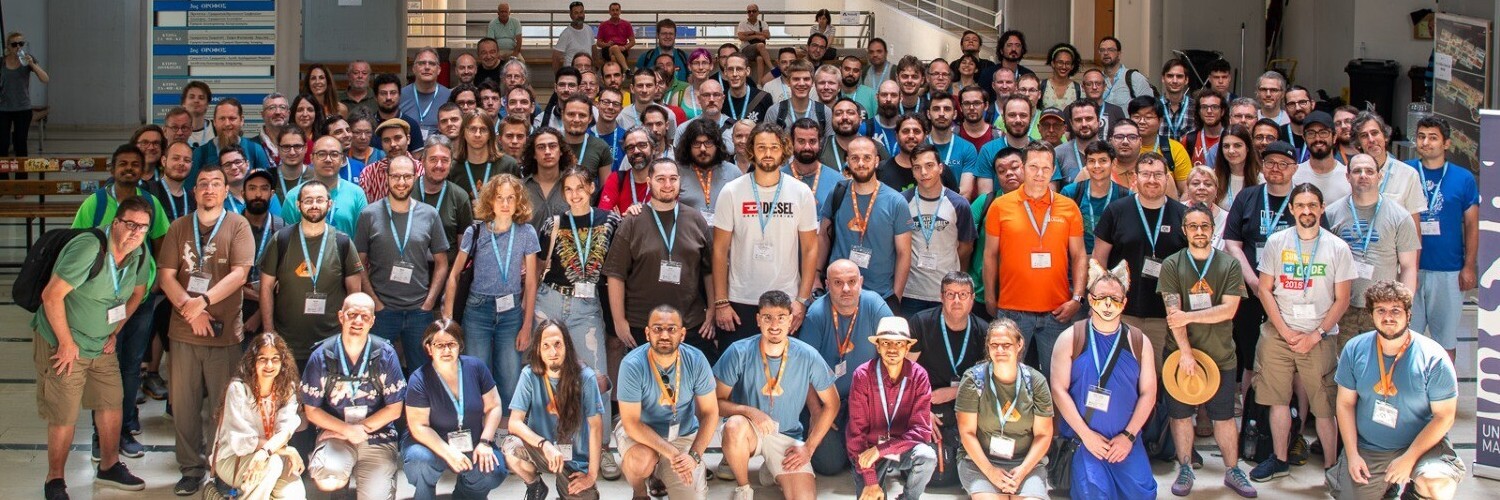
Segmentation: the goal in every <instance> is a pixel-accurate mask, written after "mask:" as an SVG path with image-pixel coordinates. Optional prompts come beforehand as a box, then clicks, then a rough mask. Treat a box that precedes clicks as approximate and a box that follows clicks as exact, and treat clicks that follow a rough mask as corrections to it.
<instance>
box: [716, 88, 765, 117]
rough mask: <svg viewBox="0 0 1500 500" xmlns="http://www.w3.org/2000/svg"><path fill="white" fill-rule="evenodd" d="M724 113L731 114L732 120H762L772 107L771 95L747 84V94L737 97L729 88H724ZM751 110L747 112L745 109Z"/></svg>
mask: <svg viewBox="0 0 1500 500" xmlns="http://www.w3.org/2000/svg"><path fill="white" fill-rule="evenodd" d="M724 94H725V95H724V114H726V115H729V118H730V119H731V120H739V119H744V118H749V119H750V120H753V121H755V122H761V121H763V120H765V118H766V112H767V111H769V110H770V109H771V101H772V99H771V96H770V94H766V93H765V92H764V91H762V90H760V89H758V88H755V87H754V86H750V85H748V84H747V85H746V86H745V95H743V96H740V97H735V96H734V95H733V94H732V91H730V90H729V89H725V90H724ZM747 109H748V110H749V113H748V114H746V112H745V110H747Z"/></svg>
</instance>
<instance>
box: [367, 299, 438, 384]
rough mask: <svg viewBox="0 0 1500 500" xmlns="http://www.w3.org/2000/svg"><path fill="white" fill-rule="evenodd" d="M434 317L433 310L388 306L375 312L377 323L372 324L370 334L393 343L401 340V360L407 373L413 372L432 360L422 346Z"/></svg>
mask: <svg viewBox="0 0 1500 500" xmlns="http://www.w3.org/2000/svg"><path fill="white" fill-rule="evenodd" d="M432 318H433V316H432V311H423V310H421V309H410V310H405V311H398V310H395V309H391V308H389V307H387V308H385V309H382V310H380V311H378V312H376V313H375V324H374V325H371V326H370V334H371V335H376V336H379V337H380V338H383V339H386V340H388V341H390V342H391V343H392V344H395V343H396V342H398V341H399V342H400V343H401V354H402V360H401V361H402V362H403V364H405V365H406V373H411V372H413V371H415V370H416V369H418V368H421V367H422V365H426V364H427V362H428V361H431V360H430V359H428V358H427V350H426V349H424V348H423V346H422V335H423V334H425V333H427V327H428V326H430V325H432Z"/></svg>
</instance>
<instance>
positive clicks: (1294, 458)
mask: <svg viewBox="0 0 1500 500" xmlns="http://www.w3.org/2000/svg"><path fill="white" fill-rule="evenodd" d="M1286 456H1287V463H1289V464H1292V465H1298V466H1301V465H1307V438H1304V437H1302V436H1293V437H1292V446H1291V447H1290V448H1289V449H1288V451H1287V454H1286Z"/></svg>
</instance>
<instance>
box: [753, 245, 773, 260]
mask: <svg viewBox="0 0 1500 500" xmlns="http://www.w3.org/2000/svg"><path fill="white" fill-rule="evenodd" d="M754 257H755V260H761V261H766V262H770V261H771V243H770V242H766V241H761V242H758V243H756V244H755V253H754Z"/></svg>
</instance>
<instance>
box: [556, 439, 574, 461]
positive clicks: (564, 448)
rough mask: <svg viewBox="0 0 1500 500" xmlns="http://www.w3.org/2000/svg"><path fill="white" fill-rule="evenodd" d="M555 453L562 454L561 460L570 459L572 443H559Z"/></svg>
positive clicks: (571, 456)
mask: <svg viewBox="0 0 1500 500" xmlns="http://www.w3.org/2000/svg"><path fill="white" fill-rule="evenodd" d="M557 454H558V455H562V456H563V460H570V459H572V458H573V444H572V443H568V444H559V445H557Z"/></svg>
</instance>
